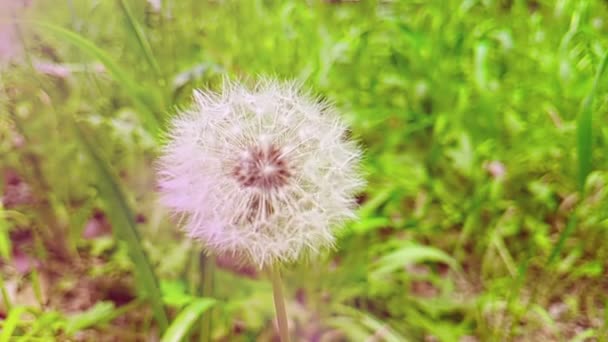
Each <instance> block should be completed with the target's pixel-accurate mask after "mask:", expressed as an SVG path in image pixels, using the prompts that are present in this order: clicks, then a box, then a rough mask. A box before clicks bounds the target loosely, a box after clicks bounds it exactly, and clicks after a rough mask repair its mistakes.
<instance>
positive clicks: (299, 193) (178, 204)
mask: <svg viewBox="0 0 608 342" xmlns="http://www.w3.org/2000/svg"><path fill="white" fill-rule="evenodd" d="M194 99H195V105H194V107H193V108H191V109H190V110H188V111H186V112H185V113H182V114H181V115H178V116H177V117H176V118H175V119H173V121H172V123H171V128H170V130H169V132H168V143H167V145H166V146H165V148H164V150H163V153H162V156H161V157H160V162H159V167H158V176H159V188H160V194H161V200H162V202H163V203H164V204H165V205H166V206H168V207H169V208H171V209H172V210H173V211H174V212H175V213H177V214H179V215H181V217H182V218H183V223H184V224H183V229H184V230H185V231H186V232H187V234H188V235H189V236H190V237H191V238H194V239H197V240H200V241H202V242H203V244H204V246H205V247H206V249H207V250H208V251H209V252H212V253H215V254H218V255H224V254H229V255H233V256H236V257H237V259H238V260H240V261H241V262H243V263H249V264H254V265H256V266H258V267H260V268H262V267H265V266H269V265H271V264H273V263H275V262H288V261H295V260H298V259H300V258H301V257H304V256H310V255H314V254H316V253H318V252H319V251H321V250H325V249H328V248H330V247H331V246H333V243H334V240H335V237H334V232H335V229H337V228H338V227H340V225H341V224H342V223H343V222H344V221H345V220H347V219H351V218H353V217H354V216H355V215H354V208H355V207H356V201H355V197H354V196H355V194H356V193H357V191H359V190H360V189H361V187H362V186H363V184H364V181H363V179H362V178H361V176H360V172H359V161H360V158H361V151H360V149H359V148H358V146H357V144H356V143H354V142H353V141H351V140H349V139H348V138H347V135H348V134H347V127H346V125H345V124H344V123H343V121H342V120H341V118H340V116H339V115H338V113H337V112H336V111H335V110H334V109H333V108H332V107H331V106H330V105H328V104H327V103H325V102H322V101H318V100H317V99H315V98H312V97H310V96H309V95H308V94H307V93H304V92H303V91H301V90H300V89H299V88H298V87H297V85H296V84H294V83H281V82H276V81H271V80H265V81H262V82H260V83H259V84H258V85H257V86H256V87H254V88H253V89H248V88H246V87H244V86H241V85H235V84H229V85H227V86H225V88H224V90H223V92H222V93H221V94H215V93H210V92H195V95H194Z"/></svg>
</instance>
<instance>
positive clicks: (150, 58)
mask: <svg viewBox="0 0 608 342" xmlns="http://www.w3.org/2000/svg"><path fill="white" fill-rule="evenodd" d="M118 3H119V4H120V8H121V9H122V11H123V13H124V14H125V16H126V17H127V22H128V23H129V28H130V29H131V31H133V34H134V35H135V37H136V38H137V43H138V44H139V47H140V48H141V50H142V52H143V55H144V57H145V58H146V61H147V62H148V64H149V65H150V67H151V68H152V69H153V70H154V72H155V73H156V75H158V76H160V75H161V71H160V67H159V66H158V62H157V61H156V58H155V57H154V54H153V53H152V48H151V47H150V42H149V41H148V38H147V37H146V34H145V33H144V30H143V29H142V27H141V26H140V25H139V23H138V22H137V20H136V19H135V17H134V16H133V13H132V12H131V9H130V8H129V5H128V4H127V2H126V1H125V0H119V1H118Z"/></svg>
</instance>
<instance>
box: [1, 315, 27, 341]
mask: <svg viewBox="0 0 608 342" xmlns="http://www.w3.org/2000/svg"><path fill="white" fill-rule="evenodd" d="M24 312H25V308H24V307H22V306H19V307H13V308H12V309H11V310H10V311H9V313H8V317H7V318H6V320H4V322H2V334H0V342H9V341H11V337H12V336H13V332H14V331H15V329H16V328H17V324H19V322H20V321H21V315H22V314H23V313H24Z"/></svg>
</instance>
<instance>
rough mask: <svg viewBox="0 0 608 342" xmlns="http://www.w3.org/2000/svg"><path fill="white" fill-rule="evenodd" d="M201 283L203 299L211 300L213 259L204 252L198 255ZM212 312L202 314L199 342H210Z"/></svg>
mask: <svg viewBox="0 0 608 342" xmlns="http://www.w3.org/2000/svg"><path fill="white" fill-rule="evenodd" d="M199 267H200V269H201V275H202V277H203V279H202V281H203V284H202V291H201V292H202V293H201V295H202V296H203V297H207V298H211V297H212V296H213V287H214V286H213V276H214V271H215V257H213V256H208V255H206V254H205V253H204V252H201V253H200V265H199ZM212 314H213V312H212V311H211V310H209V311H208V312H206V313H205V314H203V318H202V321H201V335H200V341H201V342H209V341H211V327H212V326H211V324H212V323H211V316H212Z"/></svg>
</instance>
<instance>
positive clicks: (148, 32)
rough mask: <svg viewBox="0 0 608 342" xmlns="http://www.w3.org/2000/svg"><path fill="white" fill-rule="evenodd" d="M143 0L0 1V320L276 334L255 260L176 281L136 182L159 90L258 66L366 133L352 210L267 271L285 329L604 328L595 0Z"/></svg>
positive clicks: (128, 336)
mask: <svg viewBox="0 0 608 342" xmlns="http://www.w3.org/2000/svg"><path fill="white" fill-rule="evenodd" d="M152 3H153V2H152V1H150V2H146V1H143V0H142V1H136V0H119V1H104V2H99V1H89V0H87V1H65V2H59V3H58V2H50V1H44V0H39V1H33V2H32V3H31V4H30V5H29V6H28V7H27V8H11V9H10V10H7V11H0V12H2V14H0V18H1V19H0V31H3V32H8V33H5V34H4V36H3V35H2V34H0V40H3V39H5V40H7V41H10V42H11V44H12V45H11V46H13V47H15V48H16V51H17V56H19V57H18V58H16V59H13V60H12V61H8V62H7V61H4V59H3V57H2V55H0V65H2V66H0V108H1V109H0V174H1V175H2V176H3V178H4V181H3V182H1V183H0V194H1V196H2V202H1V203H2V205H0V260H1V262H0V272H1V274H2V282H0V286H1V289H0V290H1V291H0V293H1V295H2V297H3V298H2V300H1V301H0V303H1V304H0V326H1V327H2V328H1V330H2V333H0V340H11V341H12V340H13V339H15V340H18V338H21V339H32V340H33V339H35V338H38V339H41V340H42V339H47V340H48V339H51V340H52V339H56V340H64V339H69V338H71V339H76V340H87V339H88V340H98V339H99V338H101V337H107V338H110V339H112V338H114V339H120V340H138V339H147V338H150V337H151V336H154V337H161V336H163V337H164V338H165V339H166V340H179V339H180V338H186V336H188V338H189V339H192V340H198V338H199V335H201V336H203V335H205V334H204V333H201V329H200V328H198V324H200V322H199V321H197V320H198V318H199V317H200V316H201V314H207V315H212V316H213V317H212V319H211V317H209V319H210V321H211V322H212V325H213V330H212V332H211V336H213V338H214V339H216V340H225V341H233V340H243V341H249V340H256V339H257V340H269V339H270V338H271V337H272V336H276V331H275V328H274V326H273V321H272V319H273V317H274V314H273V308H272V304H271V303H272V297H271V289H270V284H269V283H268V282H267V280H266V279H265V278H264V277H263V276H262V275H258V274H256V273H255V272H254V271H252V270H248V269H236V268H235V267H233V266H230V263H229V261H225V262H224V261H222V260H217V264H218V267H217V269H218V271H217V272H216V275H215V276H216V279H215V281H214V283H215V284H216V286H215V289H214V295H213V296H214V298H215V299H216V301H215V302H212V301H210V300H207V299H205V298H202V297H200V296H199V295H197V294H198V293H200V287H201V286H202V285H203V284H202V283H203V282H204V279H202V278H201V276H200V275H199V274H198V272H197V270H198V258H199V255H198V246H196V245H194V244H191V243H190V242H188V241H184V238H183V236H182V234H181V233H180V232H179V230H178V229H177V228H176V223H175V222H173V221H171V219H170V217H169V215H168V214H167V213H166V212H164V211H163V210H161V209H160V207H159V205H158V204H157V202H156V195H155V192H154V188H155V186H154V173H153V162H154V160H155V158H156V155H157V152H158V149H159V146H160V144H161V143H162V131H163V127H164V125H165V123H166V122H167V119H168V118H170V117H171V115H173V114H175V112H176V108H181V107H183V106H187V105H188V103H189V102H190V96H191V92H192V90H193V89H195V88H211V89H218V88H219V86H220V85H221V82H222V79H223V78H224V77H229V78H241V79H252V78H255V77H256V76H258V75H274V76H277V77H281V78H295V79H298V80H301V81H303V82H304V83H305V84H306V85H307V86H309V87H311V88H312V89H313V90H314V91H315V92H317V93H319V94H320V95H321V96H322V97H324V98H328V99H330V100H331V101H333V102H334V103H336V105H337V106H338V107H339V108H340V109H341V110H342V112H343V113H344V115H345V117H346V119H347V120H348V121H349V123H350V124H351V126H352V133H353V136H355V137H356V138H357V139H359V140H360V141H361V143H362V144H363V145H364V147H365V149H366V159H365V168H366V172H367V174H368V177H367V178H368V181H369V186H368V188H367V189H366V191H365V193H364V194H362V196H361V197H362V198H361V199H362V205H361V208H360V210H359V213H360V219H359V220H357V221H355V222H352V223H351V224H349V227H348V228H349V229H347V231H346V232H345V233H343V234H342V235H341V236H340V241H339V246H338V249H337V250H336V251H335V252H333V253H331V254H330V255H327V256H324V257H323V258H322V259H321V260H319V261H318V263H316V264H314V265H312V267H311V265H294V266H293V267H292V271H290V272H287V273H286V274H285V278H286V279H285V280H286V288H285V290H286V295H287V306H288V312H290V314H291V317H290V325H291V326H292V328H293V329H294V334H295V336H297V337H298V338H299V339H301V340H311V339H313V338H320V337H323V338H324V339H325V340H328V341H341V340H353V341H359V340H366V339H371V340H387V341H421V340H427V341H433V340H438V341H493V340H509V341H535V340H552V341H553V340H555V341H570V340H573V341H577V340H578V341H584V340H590V341H593V340H597V341H606V340H608V326H606V324H605V321H606V316H607V313H608V307H607V305H606V304H607V303H608V297H607V296H606V289H607V288H608V282H607V281H606V275H607V271H606V266H607V264H606V260H608V247H606V246H605V241H607V238H608V235H607V234H608V233H607V229H608V219H607V218H608V215H607V213H608V201H607V196H608V192H607V190H606V189H607V188H606V186H607V185H606V184H607V182H608V173H607V172H606V167H607V161H608V159H607V158H606V157H605V156H606V153H604V152H605V151H606V146H607V142H608V129H606V128H605V127H603V126H604V125H602V123H603V122H604V121H605V120H606V118H605V113H606V109H607V108H608V107H607V101H606V99H607V95H606V94H607V90H608V88H607V86H606V84H607V82H608V81H607V76H606V75H605V68H606V63H607V60H608V59H607V57H606V56H608V52H607V51H608V50H607V48H608V38H607V37H608V35H607V33H608V22H607V21H606V19H605V18H608V16H607V15H608V6H607V5H606V3H605V2H603V1H600V0H580V1H575V0H558V1H545V0H536V1H532V0H510V1H467V0H432V1H415V0H409V1H406V0H403V1H353V2H350V1H348V2H347V1H344V2H340V1H320V0H318V1H317V0H316V1H306V2H304V1H285V2H279V1H262V0H247V1H232V0H226V1H194V0H185V1H163V2H162V6H161V8H160V9H158V8H156V7H155V6H154V5H152ZM0 6H5V5H0ZM0 9H1V7H0ZM4 13H7V14H10V17H9V15H5V14H4ZM15 18H17V19H18V20H17V21H11V20H13V19H15ZM3 25H8V26H7V27H11V30H2V29H1V28H2V27H3ZM0 46H2V44H1V43H0ZM1 53H2V50H1V49H0V54H1ZM74 123H77V124H78V127H82V128H84V130H83V131H82V133H79V131H78V130H77V129H75V128H74ZM111 231H113V232H114V234H113V235H110V234H109V232H111ZM142 274H143V278H142ZM151 294H152V295H151ZM212 303H214V304H213V310H208V309H209V306H210V305H212ZM74 320H76V322H75V323H74ZM70 322H71V323H70ZM188 338H186V339H188Z"/></svg>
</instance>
